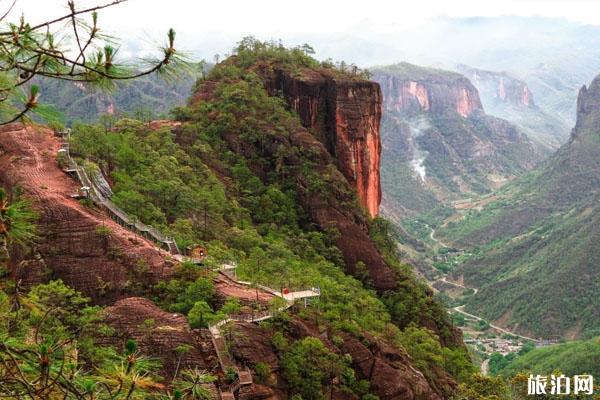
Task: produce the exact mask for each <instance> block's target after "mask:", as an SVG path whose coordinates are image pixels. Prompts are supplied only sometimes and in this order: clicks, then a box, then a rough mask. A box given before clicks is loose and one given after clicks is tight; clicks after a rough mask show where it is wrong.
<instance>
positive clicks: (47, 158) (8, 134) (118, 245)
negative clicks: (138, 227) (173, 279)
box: [0, 124, 175, 304]
mask: <svg viewBox="0 0 600 400" xmlns="http://www.w3.org/2000/svg"><path fill="white" fill-rule="evenodd" d="M0 134H1V135H2V140H1V141H0V182H1V184H2V186H4V187H5V188H7V189H9V192H10V191H12V190H20V191H21V192H22V193H23V195H24V196H25V197H26V198H27V199H28V200H29V201H30V202H31V204H32V206H33V207H34V208H35V210H36V211H37V213H38V214H39V220H38V223H37V225H38V237H39V239H38V241H37V245H36V246H35V248H34V251H33V254H14V260H13V265H14V268H15V273H16V274H17V277H18V278H19V279H22V280H23V282H24V283H26V284H35V283H41V282H44V281H46V280H47V279H62V280H63V281H64V282H65V283H66V284H68V285H69V286H71V287H73V288H75V289H77V290H79V291H81V292H82V293H83V294H85V295H86V296H88V297H90V298H92V300H93V301H94V302H95V303H99V304H110V303H111V302H113V301H115V300H116V299H119V298H122V297H125V296H128V295H131V294H132V293H134V292H135V290H136V288H139V287H140V286H142V285H145V284H152V283H156V282H157V281H158V280H160V279H161V278H164V277H167V276H169V275H170V274H171V272H172V270H173V266H174V264H175V263H174V262H173V261H171V260H170V258H169V256H168V254H167V253H166V252H164V251H161V250H159V249H157V248H156V247H155V246H154V245H153V244H152V243H150V242H148V241H146V240H145V239H142V238H140V237H139V236H136V235H134V234H133V233H131V232H130V231H128V230H126V229H124V228H122V227H121V226H119V225H118V224H116V223H115V222H114V221H112V220H111V219H110V218H109V217H108V216H107V215H106V214H105V213H103V212H102V211H100V210H98V209H97V208H95V207H93V206H87V205H84V204H83V203H80V202H79V201H77V200H76V199H74V198H72V197H71V195H72V194H74V193H77V189H78V185H77V183H76V181H75V180H74V179H72V178H70V177H69V176H68V175H67V174H66V173H64V172H63V171H62V170H61V168H60V167H59V165H58V162H57V161H56V154H57V151H58V149H59V147H60V144H59V142H58V140H57V138H56V137H54V136H53V134H52V132H51V131H50V130H49V129H46V128H40V127H32V126H27V127H25V126H23V125H21V124H13V125H9V126H6V127H3V128H2V129H1V131H0Z"/></svg>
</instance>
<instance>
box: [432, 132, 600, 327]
mask: <svg viewBox="0 0 600 400" xmlns="http://www.w3.org/2000/svg"><path fill="white" fill-rule="evenodd" d="M599 153H600V135H598V133H597V132H593V131H586V132H582V133H581V134H580V135H578V137H577V138H576V139H575V140H573V141H572V142H571V143H569V144H568V145H566V146H564V147H563V148H562V149H561V150H559V152H558V153H557V154H556V155H555V156H553V157H552V158H551V159H549V160H548V161H547V162H546V163H545V164H544V165H543V166H542V167H540V168H539V169H538V170H536V171H534V172H532V173H530V174H528V175H526V176H524V177H523V178H521V179H519V180H517V181H516V182H514V183H512V184H510V185H508V186H507V187H505V188H503V189H502V190H501V191H500V192H499V193H498V197H499V199H498V200H497V201H495V202H492V203H490V204H489V205H488V206H486V207H484V209H483V210H481V211H480V212H471V213H470V214H468V215H467V217H466V218H465V219H464V220H462V221H458V222H456V223H450V224H448V227H447V228H446V229H445V230H442V231H440V236H444V237H446V238H448V239H451V240H453V241H455V242H456V243H459V244H460V245H462V246H466V247H471V248H475V251H474V253H475V257H474V258H472V259H471V260H470V261H468V262H466V263H464V264H463V265H462V266H461V267H460V268H459V269H458V270H457V271H456V272H455V274H456V275H464V277H465V281H466V282H468V283H470V284H473V285H476V286H479V287H481V289H482V290H481V291H480V292H479V293H478V294H477V295H476V296H474V297H473V298H472V300H471V301H470V302H469V304H468V309H469V310H471V311H476V312H479V313H481V314H482V315H484V316H485V317H487V318H490V319H498V318H501V317H504V318H503V321H504V322H505V323H507V324H508V325H512V326H515V327H518V328H520V329H521V330H522V331H523V332H529V333H532V334H534V335H541V336H546V335H550V334H562V335H566V336H568V337H575V336H585V337H590V336H593V335H597V334H598V333H600V325H599V323H598V321H600V318H599V317H600V314H599V312H598V310H599V309H600V300H599V299H600V275H599V271H598V268H597V265H598V260H600V250H599V249H598V247H597V245H596V244H597V243H598V240H599V239H600V225H599V222H600V211H599V210H597V209H596V207H595V205H596V204H597V201H598V188H599V187H600V179H599V176H598V173H597V172H598V171H599V170H600V160H599V159H598V157H597V155H598V154H599Z"/></svg>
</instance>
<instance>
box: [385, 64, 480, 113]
mask: <svg viewBox="0 0 600 400" xmlns="http://www.w3.org/2000/svg"><path fill="white" fill-rule="evenodd" d="M411 75H412V76H396V75H394V74H393V73H386V72H382V71H377V72H376V73H375V75H374V79H375V80H376V81H377V82H379V83H380V85H381V90H382V91H383V98H384V106H385V109H386V110H393V111H396V112H402V113H419V112H422V111H428V112H431V113H433V114H441V113H443V112H445V111H447V110H452V111H455V112H457V113H458V114H460V115H462V116H463V117H468V116H469V115H471V114H472V113H473V112H474V111H476V110H483V106H482V105H481V100H480V98H479V93H478V92H477V89H476V88H475V86H473V84H471V82H470V81H469V80H468V79H467V78H465V77H463V76H461V75H458V74H452V75H449V76H436V75H431V76H425V77H422V76H420V75H418V74H411Z"/></svg>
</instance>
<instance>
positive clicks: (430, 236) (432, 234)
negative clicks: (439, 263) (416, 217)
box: [425, 224, 450, 248]
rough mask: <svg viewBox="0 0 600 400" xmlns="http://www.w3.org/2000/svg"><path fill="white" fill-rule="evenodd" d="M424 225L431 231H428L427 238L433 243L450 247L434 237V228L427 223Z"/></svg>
mask: <svg viewBox="0 0 600 400" xmlns="http://www.w3.org/2000/svg"><path fill="white" fill-rule="evenodd" d="M425 226H426V227H427V229H429V230H430V231H431V232H429V238H430V239H431V240H433V241H434V242H435V243H437V244H439V245H440V246H442V247H445V248H449V247H450V246H448V245H447V244H446V243H444V242H442V241H441V240H439V239H438V238H436V237H435V229H433V228H432V227H430V226H429V225H428V224H425Z"/></svg>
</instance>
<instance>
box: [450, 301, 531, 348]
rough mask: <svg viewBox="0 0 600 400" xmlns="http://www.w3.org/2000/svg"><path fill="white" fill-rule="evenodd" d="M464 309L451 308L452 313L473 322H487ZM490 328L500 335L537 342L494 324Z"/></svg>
mask: <svg viewBox="0 0 600 400" xmlns="http://www.w3.org/2000/svg"><path fill="white" fill-rule="evenodd" d="M464 307H465V306H464V305H462V306H458V307H454V308H453V310H454V311H456V312H459V313H461V314H463V315H466V316H467V317H471V318H473V319H475V320H477V321H486V322H488V321H487V320H484V319H483V318H481V317H478V316H477V315H473V314H471V313H468V312H466V311H464V310H463V308H464ZM488 323H489V322H488ZM490 327H491V328H492V329H495V330H497V331H499V332H502V333H506V334H508V335H512V336H516V337H518V338H521V339H525V340H532V341H534V342H537V339H534V338H531V337H529V336H523V335H519V334H517V333H514V332H511V331H509V330H506V329H504V328H501V327H499V326H497V325H494V324H490Z"/></svg>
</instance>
